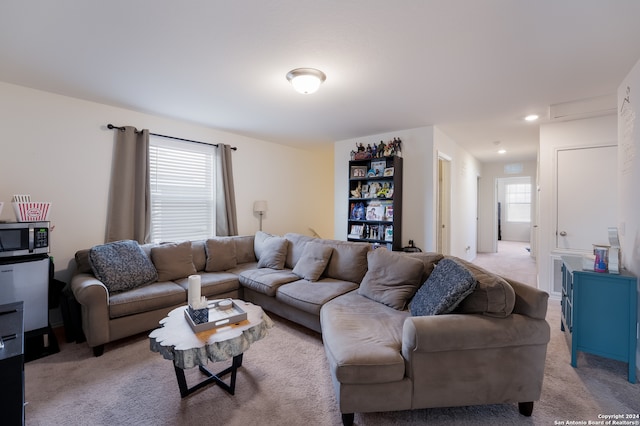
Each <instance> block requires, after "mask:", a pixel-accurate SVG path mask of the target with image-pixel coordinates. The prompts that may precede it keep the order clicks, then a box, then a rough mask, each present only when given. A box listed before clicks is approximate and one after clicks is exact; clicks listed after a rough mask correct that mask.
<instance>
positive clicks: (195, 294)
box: [187, 275, 200, 307]
mask: <svg viewBox="0 0 640 426" xmlns="http://www.w3.org/2000/svg"><path fill="white" fill-rule="evenodd" d="M187 297H188V301H189V305H191V306H192V307H195V306H198V304H199V303H200V275H189V290H188V296H187Z"/></svg>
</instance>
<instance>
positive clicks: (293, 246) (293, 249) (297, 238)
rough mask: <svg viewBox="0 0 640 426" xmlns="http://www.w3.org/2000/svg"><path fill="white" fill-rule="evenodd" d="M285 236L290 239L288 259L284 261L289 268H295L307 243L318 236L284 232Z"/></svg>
mask: <svg viewBox="0 0 640 426" xmlns="http://www.w3.org/2000/svg"><path fill="white" fill-rule="evenodd" d="M284 238H286V239H287V240H288V241H289V247H288V248H287V260H286V261H285V262H284V266H285V267H287V268H289V269H293V268H294V267H295V266H296V265H297V264H298V261H299V260H300V258H301V257H302V253H303V252H304V248H305V246H306V245H307V243H308V242H309V241H313V240H317V238H314V237H310V236H308V235H303V234H296V233H293V232H290V233H287V234H284Z"/></svg>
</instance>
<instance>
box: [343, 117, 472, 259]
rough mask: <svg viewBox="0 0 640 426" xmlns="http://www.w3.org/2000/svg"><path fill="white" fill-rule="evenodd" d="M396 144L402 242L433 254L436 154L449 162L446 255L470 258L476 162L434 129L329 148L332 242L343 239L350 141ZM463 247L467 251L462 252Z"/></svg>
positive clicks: (347, 206) (414, 130)
mask: <svg viewBox="0 0 640 426" xmlns="http://www.w3.org/2000/svg"><path fill="white" fill-rule="evenodd" d="M394 137H398V138H400V139H401V140H402V157H403V158H404V159H403V167H404V175H403V195H402V197H403V198H402V199H403V206H402V244H403V246H405V245H407V244H408V242H409V240H410V239H411V240H413V241H414V243H415V245H416V246H418V247H420V248H421V249H422V250H423V251H435V250H436V234H435V226H436V215H435V208H436V198H435V197H436V182H437V180H436V173H437V159H438V152H441V153H444V154H446V155H447V156H449V157H450V158H452V165H451V166H452V167H451V180H452V182H451V187H452V188H453V194H452V199H451V211H452V218H451V245H450V246H451V254H452V255H455V256H459V257H462V258H465V259H469V260H471V259H473V258H474V257H475V247H476V216H475V215H476V213H475V212H476V187H477V185H476V179H477V176H478V171H479V165H478V162H477V161H476V160H475V159H474V158H473V157H471V156H470V155H469V154H468V153H467V152H466V151H465V150H463V149H461V148H460V147H459V146H458V145H457V144H456V143H455V142H454V141H453V140H452V139H451V138H449V137H448V136H447V135H445V134H444V133H443V132H441V131H440V130H439V129H438V128H436V127H432V126H427V127H420V128H416V129H408V130H398V131H395V132H392V133H383V134H377V135H370V136H363V137H360V138H355V139H347V140H342V141H337V142H336V143H335V144H334V167H335V184H334V188H335V202H334V205H335V230H334V233H335V238H338V239H342V240H346V238H347V217H348V210H349V158H350V152H351V151H352V150H353V149H355V147H356V143H363V144H364V145H365V146H366V145H367V144H374V143H379V142H380V141H381V140H382V141H384V142H388V141H389V140H392V139H393V138H394ZM466 247H470V249H469V250H466Z"/></svg>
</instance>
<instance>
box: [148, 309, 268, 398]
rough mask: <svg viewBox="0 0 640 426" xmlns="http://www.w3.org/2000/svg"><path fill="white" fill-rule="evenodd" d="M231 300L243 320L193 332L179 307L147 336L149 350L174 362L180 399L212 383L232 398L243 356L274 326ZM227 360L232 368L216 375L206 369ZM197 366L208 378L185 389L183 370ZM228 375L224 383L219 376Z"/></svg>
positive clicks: (261, 313) (259, 313)
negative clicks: (243, 315)
mask: <svg viewBox="0 0 640 426" xmlns="http://www.w3.org/2000/svg"><path fill="white" fill-rule="evenodd" d="M233 301H234V302H235V303H236V304H237V305H238V306H240V307H241V308H242V309H243V310H244V311H245V312H246V313H247V319H246V320H244V321H241V322H239V323H237V324H231V325H227V326H224V327H220V328H213V329H210V330H206V331H202V332H199V333H194V331H193V330H192V329H191V326H190V325H189V323H188V322H187V319H186V318H185V316H184V311H185V310H186V309H187V307H186V306H181V307H179V308H176V309H174V310H172V311H171V312H169V314H168V316H167V317H166V318H163V319H162V320H160V325H161V326H162V327H160V328H157V329H155V330H153V331H152V332H151V334H149V339H150V346H151V350H152V351H153V352H158V353H160V354H161V355H162V356H163V357H164V358H165V359H168V360H172V361H173V367H174V370H175V373H176V379H177V380H178V387H179V388H180V396H181V397H182V398H184V397H186V396H188V395H190V394H192V393H193V392H195V391H197V390H199V389H201V388H203V387H205V386H207V385H209V384H213V383H215V384H217V385H218V386H220V387H221V388H222V389H224V390H225V391H227V392H229V393H230V394H231V395H233V394H234V393H235V387H236V373H237V371H238V368H240V367H241V366H242V355H243V354H244V352H245V351H247V350H248V349H249V347H250V346H251V344H252V343H253V342H256V341H258V340H260V339H262V338H263V337H265V336H266V335H267V333H268V329H270V328H271V327H273V321H272V320H271V318H269V317H268V316H267V314H265V313H264V311H263V310H262V308H261V307H260V306H258V305H254V304H252V303H249V302H245V301H243V300H238V299H234V300H233ZM230 358H233V361H232V364H231V367H229V368H226V369H224V370H222V371H221V372H219V373H216V374H214V373H212V372H211V371H209V370H208V369H207V368H206V367H205V365H206V364H207V362H208V361H212V362H219V361H224V360H228V359H230ZM196 366H197V367H198V368H199V369H200V371H201V372H202V373H203V374H204V375H205V376H207V378H206V379H205V380H203V381H201V382H199V383H198V384H196V385H194V386H192V387H188V386H187V381H186V378H185V375H184V370H185V369H188V368H193V367H196ZM229 373H231V377H230V381H229V384H227V383H225V382H224V381H223V380H222V377H223V376H225V375H227V374H229Z"/></svg>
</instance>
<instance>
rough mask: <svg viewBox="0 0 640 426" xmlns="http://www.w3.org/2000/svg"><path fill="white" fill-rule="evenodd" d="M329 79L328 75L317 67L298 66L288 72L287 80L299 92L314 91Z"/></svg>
mask: <svg viewBox="0 0 640 426" xmlns="http://www.w3.org/2000/svg"><path fill="white" fill-rule="evenodd" d="M326 79H327V76H326V75H325V74H324V73H323V72H322V71H320V70H317V69H315V68H296V69H295V70H291V71H289V72H288V73H287V80H289V82H290V83H291V85H292V86H293V88H294V89H295V90H296V92H298V93H302V94H304V95H308V94H311V93H314V92H315V91H316V90H318V88H319V87H320V85H321V84H322V83H323V82H324V81H325V80H326Z"/></svg>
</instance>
